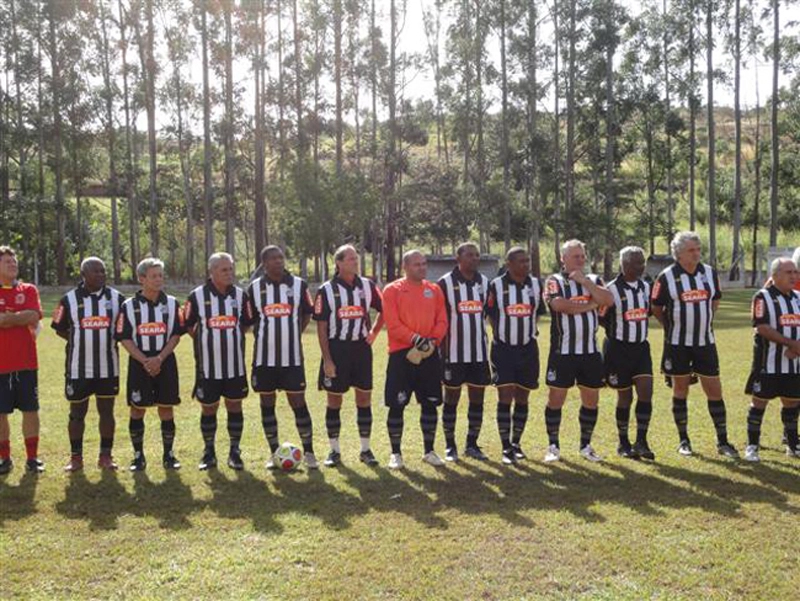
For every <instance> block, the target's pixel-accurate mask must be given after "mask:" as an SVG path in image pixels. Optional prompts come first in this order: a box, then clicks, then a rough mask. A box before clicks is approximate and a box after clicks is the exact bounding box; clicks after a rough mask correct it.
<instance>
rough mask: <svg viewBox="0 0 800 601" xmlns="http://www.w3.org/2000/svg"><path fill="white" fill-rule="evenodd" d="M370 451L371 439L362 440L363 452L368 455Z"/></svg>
mask: <svg viewBox="0 0 800 601" xmlns="http://www.w3.org/2000/svg"><path fill="white" fill-rule="evenodd" d="M367 451H369V438H362V439H361V452H362V453H366V452H367Z"/></svg>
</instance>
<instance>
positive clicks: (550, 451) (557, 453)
mask: <svg viewBox="0 0 800 601" xmlns="http://www.w3.org/2000/svg"><path fill="white" fill-rule="evenodd" d="M555 461H561V449H560V448H558V445H554V444H551V445H550V446H549V447H547V453H545V454H544V462H545V463H553V462H555Z"/></svg>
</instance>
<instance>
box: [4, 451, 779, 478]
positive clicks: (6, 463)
mask: <svg viewBox="0 0 800 601" xmlns="http://www.w3.org/2000/svg"><path fill="white" fill-rule="evenodd" d="M787 448H788V447H787ZM13 468H14V462H13V461H11V457H9V458H8V459H0V476H5V475H6V474H7V473H9V472H10V471H11V470H12V469H13Z"/></svg>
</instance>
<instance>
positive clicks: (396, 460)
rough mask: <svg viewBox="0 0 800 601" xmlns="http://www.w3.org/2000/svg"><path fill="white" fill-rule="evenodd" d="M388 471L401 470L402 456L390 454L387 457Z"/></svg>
mask: <svg viewBox="0 0 800 601" xmlns="http://www.w3.org/2000/svg"><path fill="white" fill-rule="evenodd" d="M389 469H390V470H401V469H403V456H402V455H401V454H400V453H392V454H391V456H390V457H389Z"/></svg>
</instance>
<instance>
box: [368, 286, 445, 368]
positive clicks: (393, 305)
mask: <svg viewBox="0 0 800 601" xmlns="http://www.w3.org/2000/svg"><path fill="white" fill-rule="evenodd" d="M383 318H384V320H385V322H386V327H387V331H388V334H389V352H390V353H394V352H395V351H401V350H403V349H407V348H411V347H412V346H413V345H414V343H413V338H414V334H419V335H420V336H422V337H423V338H433V339H435V340H436V344H437V345H438V344H439V343H440V342H441V341H442V339H443V338H444V335H445V334H446V333H447V313H446V311H445V307H444V295H443V294H442V289H441V288H439V286H437V285H436V284H433V283H431V282H429V281H427V280H423V281H422V282H420V283H416V282H411V281H409V280H407V279H406V278H402V279H399V280H395V281H394V282H392V283H391V284H388V285H387V286H386V288H384V289H383Z"/></svg>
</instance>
